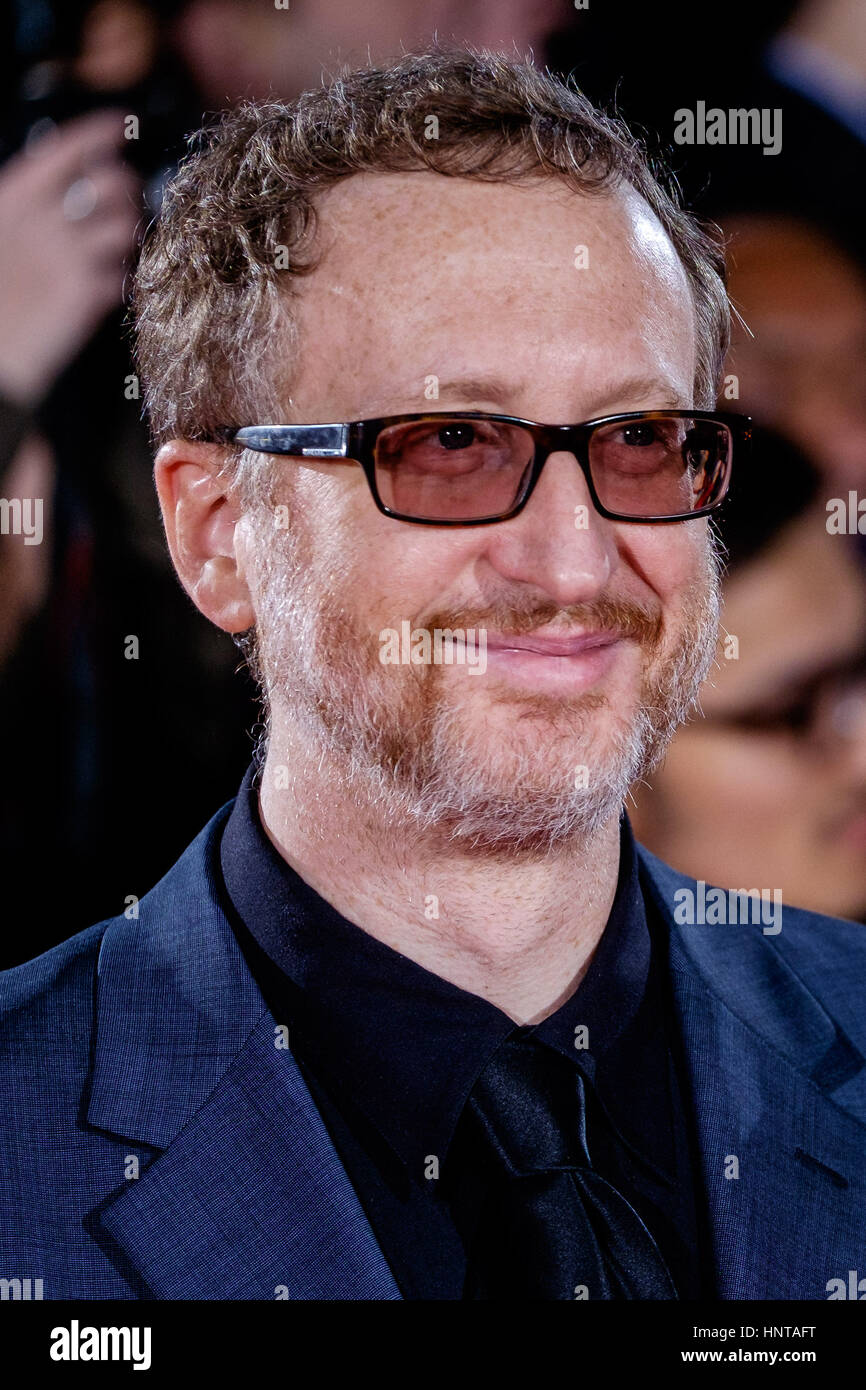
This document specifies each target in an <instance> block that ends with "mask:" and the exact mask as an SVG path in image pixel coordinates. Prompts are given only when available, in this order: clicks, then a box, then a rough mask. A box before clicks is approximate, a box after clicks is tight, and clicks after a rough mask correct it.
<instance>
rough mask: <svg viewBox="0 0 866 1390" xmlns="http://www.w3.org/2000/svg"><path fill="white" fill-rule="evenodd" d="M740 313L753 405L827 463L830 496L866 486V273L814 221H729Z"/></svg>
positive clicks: (740, 349)
mask: <svg viewBox="0 0 866 1390" xmlns="http://www.w3.org/2000/svg"><path fill="white" fill-rule="evenodd" d="M724 229H725V232H726V233H727V234H728V245H729V266H730V272H729V289H730V293H731V298H732V300H733V302H734V304H735V305H736V307H737V309H738V310H739V312H740V314H741V315H742V319H744V320H745V324H746V325H748V327H745V326H744V325H743V322H742V320H736V319H735V323H734V330H733V341H732V350H731V356H730V367H731V370H732V371H733V372H735V373H736V375H737V379H738V383H739V392H740V395H739V401H740V405H741V408H742V409H743V410H744V411H746V413H747V414H751V415H753V416H754V417H755V418H756V419H757V420H758V421H760V422H761V423H763V424H765V425H768V426H770V427H772V428H773V429H775V430H776V431H777V432H779V433H782V434H784V435H785V436H786V437H787V438H788V439H790V440H791V442H792V443H794V444H796V445H797V446H798V447H799V448H800V449H801V450H802V451H803V452H804V453H806V454H807V455H808V457H809V458H810V459H812V461H813V462H814V463H815V464H816V466H817V467H818V468H819V469H820V471H821V473H822V475H823V479H824V492H825V495H826V496H827V497H830V496H842V497H844V496H846V494H847V492H848V490H849V489H851V488H854V489H859V491H860V493H861V494H866V272H864V269H863V267H862V266H861V265H859V264H858V263H857V261H856V260H854V259H853V257H851V256H849V255H848V254H847V253H846V252H845V250H844V249H843V248H842V247H841V246H839V245H838V244H837V243H836V242H834V241H833V240H832V239H831V238H830V237H828V236H827V235H826V234H825V233H823V232H821V231H820V230H819V229H818V228H817V227H815V226H814V225H812V224H810V223H808V222H804V221H798V220H795V219H792V218H783V217H777V216H768V215H751V216H746V215H744V216H742V217H738V218H737V217H734V218H731V219H728V220H727V221H726V222H725V224H724Z"/></svg>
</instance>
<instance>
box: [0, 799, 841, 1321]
mask: <svg viewBox="0 0 866 1390" xmlns="http://www.w3.org/2000/svg"><path fill="white" fill-rule="evenodd" d="M230 809H231V803H229V804H228V805H227V806H224V807H223V808H222V810H221V811H219V812H218V813H217V815H216V816H215V817H214V818H213V820H211V821H210V823H209V824H208V825H207V826H206V827H205V829H204V830H203V831H202V832H201V834H200V835H199V836H198V838H197V839H196V840H195V841H194V842H193V843H192V845H190V847H189V849H188V850H187V851H186V852H185V854H184V855H183V856H182V858H181V859H180V860H179V861H178V862H177V864H175V866H174V867H173V868H172V869H171V870H170V872H169V873H168V874H167V875H166V877H165V878H164V879H162V881H161V882H160V883H158V884H157V886H156V887H155V888H154V889H153V890H152V891H151V892H150V893H148V895H147V896H146V897H145V898H143V899H142V900H141V903H140V905H139V916H138V919H137V920H127V919H126V917H124V916H120V917H116V918H114V919H112V920H111V921H108V922H102V923H100V924H99V925H97V926H94V927H91V928H90V929H89V930H87V931H84V932H82V933H81V934H80V935H78V936H75V937H73V938H72V939H71V940H69V941H66V942H65V943H63V944H62V945H60V946H58V947H56V948H55V949H54V950H52V951H49V952H48V953H47V954H45V955H43V956H40V957H39V958H38V959H36V960H33V961H30V962H29V963H28V964H26V965H22V966H19V967H17V968H16V969H14V970H10V971H7V972H5V974H3V975H0V1091H2V1103H3V1121H2V1155H0V1184H2V1191H0V1278H2V1279H16V1278H20V1279H22V1280H24V1279H28V1278H29V1279H31V1280H36V1279H42V1281H43V1285H42V1289H43V1296H44V1298H46V1299H130V1298H145V1299H147V1298H156V1299H275V1298H285V1297H288V1298H293V1299H398V1298H400V1292H399V1289H398V1288H397V1285H396V1283H395V1281H394V1277H393V1275H392V1273H391V1271H390V1269H389V1267H388V1264H387V1262H386V1260H385V1258H384V1256H383V1254H382V1252H381V1250H380V1249H379V1246H378V1245H377V1243H376V1239H375V1237H374V1235H373V1232H372V1230H371V1228H370V1225H369V1223H368V1221H367V1219H366V1217H365V1215H364V1211H363V1209H362V1207H361V1205H360V1202H359V1200H358V1197H357V1196H356V1194H355V1191H354V1189H353V1188H352V1186H351V1184H350V1182H349V1179H348V1177H347V1175H346V1172H345V1170H344V1169H343V1167H342V1165H341V1163H340V1160H339V1158H338V1156H337V1154H336V1152H335V1150H334V1147H333V1145H332V1142H331V1140H330V1137H329V1135H328V1132H327V1130H326V1128H325V1126H324V1124H323V1122H322V1119H321V1117H320V1115H319V1113H318V1111H317V1109H316V1107H315V1105H314V1104H313V1101H312V1099H311V1096H310V1094H309V1091H308V1090H307V1088H306V1086H305V1085H304V1082H303V1080H302V1078H301V1075H300V1072H299V1069H298V1066H297V1064H296V1062H295V1060H294V1059H293V1057H292V1053H291V1051H290V1050H287V1049H286V1048H284V1047H280V1046H277V1045H275V1042H276V1041H279V1029H278V1025H279V1024H283V1023H286V1022H289V1023H290V1020H276V1019H274V1018H273V1017H272V1015H271V1014H270V1013H269V1012H268V1009H267V1007H266V1005H265V1003H264V1000H263V998H262V995H261V993H260V992H259V989H258V987H257V985H256V984H255V982H254V980H253V977H252V975H251V973H250V971H249V969H248V967H247V965H246V962H245V960H244V958H243V956H242V954H241V952H240V949H239V947H238V945H237V944H236V941H235V937H234V935H233V932H232V930H231V926H230V924H229V921H228V919H227V917H226V915H225V913H224V911H223V908H222V907H221V905H220V898H219V894H218V892H217V890H216V886H215V885H216V883H217V882H218V879H219V860H218V852H219V838H220V833H221V830H222V827H223V825H224V823H225V820H226V818H227V816H228V814H229V811H230ZM639 855H640V862H641V875H642V880H643V884H644V891H645V892H647V893H650V894H652V895H653V897H654V899H655V902H656V905H657V907H658V910H659V913H660V915H661V918H662V920H663V922H664V923H665V924H666V930H667V934H668V961H669V970H670V977H671V982H672V987H673V996H674V1000H675V1008H676V1012H677V1015H678V1022H679V1027H680V1030H681V1036H682V1041H683V1047H684V1053H685V1058H686V1068H687V1073H688V1079H689V1085H690V1090H691V1101H692V1104H693V1106H694V1112H695V1115H696V1124H697V1131H698V1136H699V1143H700V1165H701V1169H702V1178H703V1182H704V1184H705V1188H706V1204H707V1215H708V1223H709V1229H710V1232H711V1241H712V1247H713V1251H714V1258H715V1265H716V1270H717V1282H718V1290H719V1296H720V1297H721V1298H723V1299H748V1298H783V1299H795V1298H805V1299H826V1298H827V1297H828V1292H827V1285H828V1282H829V1281H831V1280H833V1279H841V1280H844V1281H847V1280H848V1271H849V1269H855V1268H857V1267H858V1265H857V1262H858V1260H859V1262H860V1265H861V1266H862V1273H863V1274H866V1065H864V1057H863V1055H862V1054H863V1053H864V1052H866V1018H864V1014H866V1010H864V984H866V928H863V927H861V926H857V925H856V924H854V923H851V922H842V921H838V920H835V919H832V918H827V917H820V916H817V915H815V914H813V913H808V912H803V911H799V910H797V909H793V908H787V909H785V911H784V917H783V925H782V930H781V932H780V933H779V934H778V935H767V934H765V933H764V932H763V931H762V929H761V927H760V926H748V925H727V926H706V925H704V926H678V925H677V924H676V922H675V920H674V906H675V903H676V901H677V900H676V899H675V898H674V894H675V893H676V892H677V890H678V889H682V888H691V889H692V890H693V891H694V889H695V884H694V882H693V880H690V879H687V878H684V877H682V876H681V875H680V874H677V873H675V872H674V871H673V870H672V869H670V868H668V867H667V866H666V865H664V864H662V863H661V862H660V861H659V860H657V859H655V858H654V857H653V856H652V855H650V854H648V853H647V852H646V851H645V850H643V849H642V848H641V849H640V850H639ZM733 1160H736V1163H734V1162H733ZM737 1169H738V1172H739V1176H738V1177H734V1176H732V1174H733V1173H734V1172H735V1171H737ZM136 1174H137V1176H136ZM726 1174H727V1175H726Z"/></svg>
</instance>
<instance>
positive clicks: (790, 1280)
mask: <svg viewBox="0 0 866 1390" xmlns="http://www.w3.org/2000/svg"><path fill="white" fill-rule="evenodd" d="M641 858H642V861H643V869H644V874H645V877H644V882H645V886H646V887H648V888H649V890H650V892H651V893H652V895H653V900H654V902H655V904H656V907H657V908H658V910H659V912H660V913H661V915H662V916H663V917H664V919H665V921H666V923H667V925H668V928H669V930H670V966H671V972H672V974H671V978H672V985H673V994H674V1003H675V1008H676V1011H677V1014H678V1018H679V1024H680V1028H681V1036H682V1042H683V1050H684V1061H685V1067H686V1071H687V1076H688V1082H689V1085H690V1089H691V1095H692V1104H693V1110H694V1115H695V1121H696V1129H697V1137H698V1148H699V1162H700V1168H701V1174H702V1178H703V1184H704V1189H705V1198H706V1207H707V1212H708V1219H709V1237H710V1244H711V1248H712V1251H713V1263H714V1265H715V1269H716V1274H717V1296H718V1297H720V1298H722V1299H775V1298H781V1299H797V1298H800V1299H826V1298H827V1296H828V1294H827V1285H828V1282H829V1281H830V1280H831V1279H837V1278H841V1279H843V1280H844V1279H846V1278H847V1273H848V1270H849V1268H854V1267H856V1265H857V1260H858V1258H859V1260H860V1262H861V1264H862V1249H863V1246H862V1240H863V1212H864V1210H866V1125H864V1123H863V1122H862V1120H861V1118H859V1117H858V1114H859V1115H860V1116H862V1114H863V1111H862V1109H861V1108H860V1106H859V1105H858V1106H857V1109H856V1111H855V1113H853V1114H852V1113H851V1111H850V1110H849V1109H847V1108H844V1107H843V1106H842V1104H841V1103H839V1100H838V1099H837V1097H840V1096H842V1095H846V1096H849V1095H854V1094H856V1093H857V1088H858V1087H862V1081H863V1077H864V1074H866V1073H864V1059H863V1057H862V1056H861V1055H860V1053H859V1051H858V1050H857V1048H856V1047H854V1045H853V1043H851V1042H850V1040H849V1039H848V1038H847V1037H845V1035H844V1034H843V1033H841V1031H840V1029H839V1028H838V1026H837V1025H836V1024H835V1023H834V1021H833V1019H831V1018H830V1016H829V1015H828V1014H827V1013H826V1011H825V1010H824V1008H823V1007H822V1006H821V1004H820V1003H819V1002H818V1000H816V999H815V997H814V996H813V995H812V994H811V992H810V991H808V990H807V989H806V988H805V986H804V985H803V984H802V982H801V981H800V980H799V978H798V977H797V976H796V974H795V973H794V972H793V970H792V969H791V968H790V967H789V965H788V964H787V962H786V960H785V959H784V958H783V957H782V956H781V955H780V954H779V953H778V951H777V950H776V949H775V946H774V945H772V944H770V941H769V940H768V938H767V937H765V936H763V935H762V934H761V933H760V930H759V929H756V928H753V927H748V926H745V925H743V926H737V925H732V926H720V927H712V926H696V927H679V926H677V924H676V923H675V922H674V920H673V915H672V904H673V903H674V901H675V900H674V897H673V891H674V889H675V888H678V887H682V886H687V885H688V884H690V883H692V881H691V880H688V879H685V878H682V877H681V876H680V875H677V874H674V872H673V871H672V870H670V869H668V868H667V866H663V865H661V864H660V863H659V861H657V860H654V859H653V858H652V856H649V855H647V854H646V852H645V851H643V850H642V851H641ZM784 931H785V926H784V924H783V934H784ZM834 1093H835V1094H834ZM861 1094H862V1092H861ZM861 1104H862V1102H861Z"/></svg>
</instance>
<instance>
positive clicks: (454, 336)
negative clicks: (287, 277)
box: [293, 172, 695, 410]
mask: <svg viewBox="0 0 866 1390" xmlns="http://www.w3.org/2000/svg"><path fill="white" fill-rule="evenodd" d="M317 213H318V230H319V253H320V260H319V265H318V267H317V269H316V270H315V271H314V272H313V274H312V275H310V276H309V277H308V278H306V279H304V280H302V281H300V282H299V301H298V304H297V317H298V322H299V329H300V345H301V354H300V374H299V377H298V378H297V389H296V391H295V392H293V395H294V397H295V399H296V400H300V399H301V398H303V396H304V394H305V393H308V394H309V395H315V396H316V397H321V395H322V394H324V395H325V397H326V398H327V399H331V400H334V402H335V404H336V403H337V401H338V400H341V399H344V398H345V396H346V392H347V388H349V387H351V390H350V391H349V393H348V394H349V395H351V396H352V398H353V399H357V401H358V408H359V409H360V408H362V405H363V403H364V402H365V401H367V400H369V403H370V405H371V406H372V405H373V403H374V401H378V400H379V397H380V395H381V392H382V390H383V388H384V386H385V385H386V384H389V385H390V384H393V385H395V386H396V388H397V392H398V394H400V393H401V392H402V393H403V394H402V395H401V399H404V400H407V393H408V397H411V395H412V392H413V391H415V392H417V393H418V394H419V395H421V394H423V389H424V381H425V377H426V376H427V375H428V374H430V373H442V374H444V375H445V376H448V377H459V376H475V377H477V376H478V375H479V373H480V372H481V371H482V370H483V371H484V372H485V373H487V374H489V375H496V376H501V377H504V378H508V379H514V378H516V377H519V378H521V379H523V378H524V377H526V376H528V377H529V378H530V379H532V380H534V382H535V384H536V385H535V395H534V397H533V398H534V399H536V400H537V399H538V391H539V390H540V389H544V388H545V384H546V383H548V382H552V383H553V384H554V386H561V384H562V382H563V381H564V380H565V378H566V377H568V378H569V379H571V378H576V377H578V376H582V377H586V376H587V374H588V375H589V376H590V377H592V378H593V379H595V380H596V382H597V380H598V378H599V374H600V373H601V374H609V373H610V372H611V368H612V363H613V362H615V364H616V369H617V370H620V371H622V372H623V373H624V374H626V375H640V374H642V373H643V374H646V373H652V374H653V375H661V376H662V377H664V378H667V379H670V380H672V381H673V382H674V384H676V385H678V386H679V387H680V388H682V390H683V391H684V392H685V393H686V395H688V393H689V392H690V391H691V384H692V380H693V376H694V346H695V344H694V310H693V304H692V299H691V294H690V289H689V285H688V281H687V278H686V275H685V271H684V269H683V267H682V264H681V262H680V260H679V258H678V256H677V254H676V252H675V250H674V247H673V246H672V244H671V242H670V240H669V239H668V237H667V236H666V235H665V233H664V230H663V228H662V227H661V225H660V223H659V222H658V220H657V219H656V217H655V216H654V214H653V213H652V211H651V209H650V208H649V207H648V205H647V204H646V203H645V202H644V201H643V199H641V198H640V197H639V196H638V195H637V194H636V193H635V192H634V190H632V189H630V188H629V187H627V186H623V187H621V188H619V189H617V190H615V191H611V192H604V193H596V194H585V193H580V192H576V191H574V190H573V189H571V188H569V187H567V186H566V185H565V184H564V183H563V182H562V181H561V180H558V179H554V178H536V179H533V180H532V181H530V182H526V183H522V184H518V185H512V184H499V183H483V182H479V181H475V180H468V179H458V178H446V177H444V176H442V175H437V174H432V173H426V172H425V173H412V174H363V175H358V176H355V177H353V178H351V179H348V180H345V181H344V182H343V183H341V184H339V185H337V186H336V187H335V188H333V189H331V190H329V191H328V193H327V194H326V195H325V196H324V197H323V198H322V199H321V201H320V203H319V204H318V208H317ZM551 374H552V375H551ZM644 403H645V402H638V403H637V404H644ZM666 403H667V404H670V403H671V402H666ZM685 403H688V402H685ZM512 404H513V406H514V407H515V408H516V407H517V404H518V402H517V401H514V402H513V403H512ZM527 406H529V402H527ZM405 408H407V409H410V410H411V409H413V408H415V407H414V406H413V405H412V404H411V400H409V401H408V403H407V404H406V406H405ZM417 408H424V406H423V403H422V404H420V405H419V406H418V407H417ZM536 408H538V409H540V406H538V407H536ZM625 408H628V406H627V405H626V407H625Z"/></svg>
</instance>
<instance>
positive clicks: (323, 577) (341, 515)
mask: <svg viewBox="0 0 866 1390" xmlns="http://www.w3.org/2000/svg"><path fill="white" fill-rule="evenodd" d="M300 471H301V473H302V474H303V475H304V476H301V477H299V478H298V479H297V481H296V484H295V486H294V488H292V489H291V490H290V495H289V497H288V504H289V515H290V517H291V518H292V522H291V523H290V524H294V526H295V527H296V530H297V532H298V534H299V535H300V537H301V542H302V549H303V554H304V557H305V560H306V563H307V565H308V569H309V573H310V577H311V580H312V581H313V582H314V583H315V584H316V585H317V586H318V587H319V588H320V589H321V590H322V591H323V592H327V594H328V598H329V600H330V602H331V603H334V604H337V605H339V606H341V607H343V608H345V609H348V610H349V611H350V612H351V613H354V614H355V615H357V616H359V617H362V618H363V617H364V615H370V617H371V620H372V619H378V617H379V616H387V617H389V618H395V619H397V618H399V619H402V618H408V619H411V618H413V617H415V616H416V615H418V614H420V613H423V612H424V611H425V610H426V611H429V610H431V609H434V608H437V607H439V605H440V604H441V603H442V601H443V598H445V599H446V601H447V596H448V594H449V593H453V592H454V591H455V590H456V586H457V582H458V579H459V577H460V576H461V575H464V574H465V573H466V571H467V569H468V568H469V567H470V565H471V560H472V557H471V554H470V546H472V545H473V544H474V545H475V548H477V541H473V538H472V536H471V533H468V534H467V538H466V539H465V540H464V542H463V544H461V543H460V540H459V539H458V538H457V537H456V534H454V535H447V534H445V533H444V532H441V531H438V530H437V529H436V528H435V527H428V526H412V525H410V524H409V523H407V522H402V521H393V520H392V519H391V518H389V517H386V516H383V515H382V513H381V512H380V511H379V510H378V508H377V507H376V506H375V504H374V502H373V499H372V497H371V496H370V492H369V489H368V487H367V483H366V479H365V478H364V475H363V473H362V471H361V469H360V468H358V469H348V468H343V467H341V468H340V469H339V470H337V469H335V470H334V471H333V473H332V474H331V475H324V476H323V472H322V471H320V470H315V471H314V470H306V469H304V470H300Z"/></svg>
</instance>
